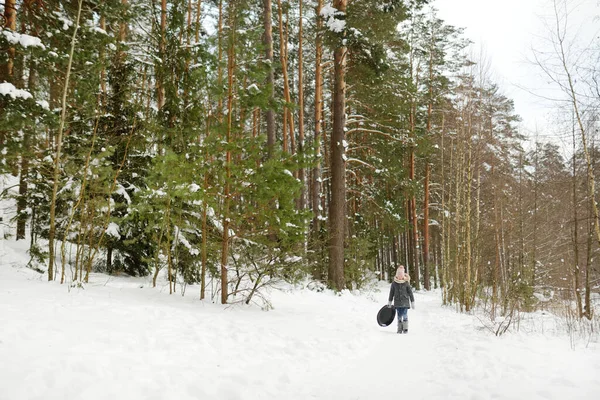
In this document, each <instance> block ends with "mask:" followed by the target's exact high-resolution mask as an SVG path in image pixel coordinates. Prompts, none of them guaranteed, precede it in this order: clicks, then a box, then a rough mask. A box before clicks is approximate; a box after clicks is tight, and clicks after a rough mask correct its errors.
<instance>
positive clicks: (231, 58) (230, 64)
mask: <svg viewBox="0 0 600 400" xmlns="http://www.w3.org/2000/svg"><path fill="white" fill-rule="evenodd" d="M234 4H235V3H234V2H233V1H232V2H230V3H229V23H230V33H229V49H228V55H227V86H228V88H227V136H226V138H225V140H226V142H227V143H228V144H229V143H231V131H232V125H233V75H234V72H235V47H234V46H235V6H234ZM230 179H231V150H229V148H228V149H227V153H226V162H225V190H224V199H225V200H224V202H225V203H224V206H223V247H222V252H221V303H222V304H226V303H227V297H228V295H229V293H228V289H227V284H228V279H227V269H228V267H227V259H228V250H229V249H228V248H229V207H230V201H231V193H230V182H229V181H230Z"/></svg>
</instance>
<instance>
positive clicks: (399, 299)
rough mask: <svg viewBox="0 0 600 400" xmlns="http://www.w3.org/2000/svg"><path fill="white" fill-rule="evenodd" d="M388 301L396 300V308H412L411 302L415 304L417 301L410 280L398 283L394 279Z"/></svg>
mask: <svg viewBox="0 0 600 400" xmlns="http://www.w3.org/2000/svg"><path fill="white" fill-rule="evenodd" d="M388 300H389V301H392V300H394V307H406V308H410V302H413V303H414V301H415V297H414V296H413V292H412V288H411V287H410V280H408V279H407V280H401V281H398V280H396V279H394V282H392V286H391V287H390V297H389V299H388ZM409 300H410V302H409Z"/></svg>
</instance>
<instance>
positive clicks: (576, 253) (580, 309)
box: [572, 124, 583, 318]
mask: <svg viewBox="0 0 600 400" xmlns="http://www.w3.org/2000/svg"><path fill="white" fill-rule="evenodd" d="M576 154H577V151H576V147H575V124H573V158H572V160H573V161H572V162H573V257H574V260H573V261H574V262H573V265H574V270H573V275H574V282H573V284H574V286H575V287H574V292H575V301H576V304H577V315H579V318H581V317H583V307H582V304H581V284H580V282H579V278H580V275H581V271H580V268H579V221H578V216H577V168H576V163H575V162H576Z"/></svg>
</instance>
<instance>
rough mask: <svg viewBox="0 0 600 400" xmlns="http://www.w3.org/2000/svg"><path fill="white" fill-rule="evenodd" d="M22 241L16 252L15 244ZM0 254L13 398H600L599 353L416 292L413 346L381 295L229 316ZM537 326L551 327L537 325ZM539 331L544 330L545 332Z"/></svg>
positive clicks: (8, 250) (299, 297) (321, 298)
mask: <svg viewBox="0 0 600 400" xmlns="http://www.w3.org/2000/svg"><path fill="white" fill-rule="evenodd" d="M9 243H10V246H8V244H9ZM5 244H6V245H7V246H5V248H4V252H3V253H2V254H1V255H0V256H1V258H0V317H1V321H2V322H1V325H0V326H1V329H0V360H2V362H1V363H0V388H1V389H0V399H1V400H22V399H27V400H29V399H31V400H33V399H44V400H53V399H78V400H89V399H98V400H100V399H127V400H136V399H157V400H158V399H178V400H185V399H226V400H238V399H239V400H254V399H257V400H258V399H298V400H300V399H364V400H369V399H383V398H410V399H540V400H541V399H561V400H562V399H590V400H592V399H597V398H598V396H599V395H600V381H599V380H598V376H600V346H599V345H598V343H594V342H592V343H588V344H587V346H583V345H577V346H575V348H574V349H572V348H571V346H570V343H569V340H568V337H567V335H566V334H564V333H563V334H560V333H556V332H555V331H554V329H556V328H557V327H556V326H555V325H553V324H551V325H548V326H549V327H550V329H548V328H546V332H545V334H542V333H541V332H533V333H528V334H526V333H525V332H523V330H521V331H519V332H514V333H510V334H506V335H504V336H501V337H495V336H494V335H492V334H491V333H490V332H489V331H488V330H486V329H485V328H483V326H482V323H481V322H480V321H479V320H478V319H477V318H475V317H474V316H471V315H464V314H458V313H456V312H455V311H454V310H453V309H450V308H447V307H442V306H441V301H440V295H439V293H436V292H433V293H417V294H416V304H417V309H416V310H411V311H410V312H409V318H410V322H411V327H410V332H409V334H408V335H397V334H396V333H395V323H394V324H393V325H392V326H390V327H387V328H381V327H379V326H378V325H377V323H376V321H375V315H376V313H377V310H378V309H379V308H380V307H381V305H383V304H385V302H386V300H387V285H385V284H382V285H381V286H380V287H379V289H380V290H379V291H374V292H371V293H354V294H351V293H344V294H343V295H341V296H335V295H333V294H332V293H330V292H327V291H326V292H322V293H317V292H313V291H310V290H307V289H294V290H290V291H273V292H272V293H270V295H271V300H272V302H273V305H274V309H273V310H271V311H268V312H265V311H262V310H260V309H259V308H258V307H256V306H239V305H236V306H222V305H219V304H213V303H210V302H209V301H204V302H202V301H200V300H198V299H197V298H198V290H197V287H188V288H187V290H186V296H185V297H182V296H181V295H180V294H179V293H178V294H176V295H171V296H169V295H168V289H166V293H165V287H164V286H163V288H162V290H161V288H156V289H153V288H151V285H150V284H149V279H145V278H126V277H109V276H106V275H100V274H93V275H92V278H91V282H90V283H89V284H88V285H87V286H86V287H85V289H84V288H71V289H70V290H69V288H68V286H67V285H62V286H61V285H59V284H58V283H48V282H47V281H45V279H46V277H45V276H41V275H39V274H37V273H36V272H33V271H31V270H29V269H26V268H23V267H22V265H23V261H24V260H25V257H24V254H23V253H22V252H21V251H20V250H19V249H18V248H16V249H15V244H14V242H5ZM536 318H537V324H538V327H540V326H541V324H544V323H545V322H544V321H543V319H542V318H543V316H541V315H537V317H536ZM538 331H539V329H538Z"/></svg>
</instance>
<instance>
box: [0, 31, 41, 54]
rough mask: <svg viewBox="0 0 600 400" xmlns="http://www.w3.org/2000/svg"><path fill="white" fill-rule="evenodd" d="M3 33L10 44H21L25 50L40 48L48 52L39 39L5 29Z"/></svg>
mask: <svg viewBox="0 0 600 400" xmlns="http://www.w3.org/2000/svg"><path fill="white" fill-rule="evenodd" d="M1 33H2V35H3V36H4V37H5V38H6V40H7V41H8V43H11V44H20V45H21V46H23V47H25V48H27V47H40V48H41V49H42V50H46V46H44V45H43V44H42V41H41V40H40V38H38V37H35V36H30V35H26V34H24V33H17V32H13V31H11V30H10V29H3V30H2V32H1Z"/></svg>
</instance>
